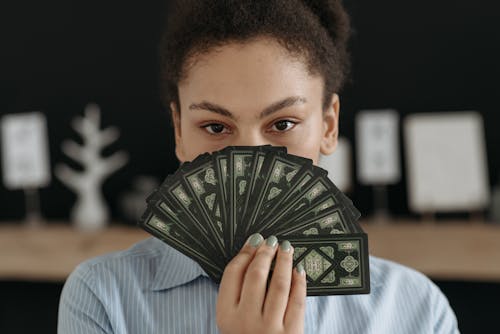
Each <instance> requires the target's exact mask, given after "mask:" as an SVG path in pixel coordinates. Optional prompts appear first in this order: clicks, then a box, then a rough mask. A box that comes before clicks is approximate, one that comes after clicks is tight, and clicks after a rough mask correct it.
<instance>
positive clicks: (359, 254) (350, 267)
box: [285, 233, 370, 296]
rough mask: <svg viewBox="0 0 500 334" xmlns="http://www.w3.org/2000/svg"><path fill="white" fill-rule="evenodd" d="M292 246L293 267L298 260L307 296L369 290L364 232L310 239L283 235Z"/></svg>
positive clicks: (366, 246) (366, 242) (366, 245)
mask: <svg viewBox="0 0 500 334" xmlns="http://www.w3.org/2000/svg"><path fill="white" fill-rule="evenodd" d="M285 239H287V240H289V241H290V243H291V244H292V246H293V247H294V254H293V258H294V260H293V261H294V266H296V265H297V264H299V263H302V265H303V266H304V269H305V272H306V279H307V295H309V296H317V295H332V294H352V293H357V294H361V293H369V292H370V271H369V267H368V261H367V260H368V240H367V236H366V234H364V233H362V234H357V235H354V234H349V235H342V234H335V235H331V236H328V237H324V236H315V237H314V238H311V237H307V236H301V237H285Z"/></svg>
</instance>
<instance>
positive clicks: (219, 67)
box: [179, 40, 322, 107]
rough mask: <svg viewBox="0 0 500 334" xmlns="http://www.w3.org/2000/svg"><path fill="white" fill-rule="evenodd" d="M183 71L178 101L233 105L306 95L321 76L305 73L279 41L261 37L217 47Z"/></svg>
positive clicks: (298, 62) (318, 82)
mask: <svg viewBox="0 0 500 334" xmlns="http://www.w3.org/2000/svg"><path fill="white" fill-rule="evenodd" d="M186 74H187V76H186V78H185V80H183V81H182V82H180V83H179V98H180V99H181V100H184V101H187V100H190V101H192V100H197V101H196V102H199V101H198V100H200V99H208V98H210V99H212V100H218V101H224V102H225V103H227V104H233V105H234V106H235V107H236V106H245V105H248V103H253V104H255V103H258V102H259V101H262V104H263V105H264V104H267V103H269V102H271V101H276V99H277V98H281V97H284V96H290V95H307V94H309V95H310V93H311V92H313V94H314V92H316V91H318V89H319V90H320V91H321V88H322V80H321V78H320V77H318V76H311V75H309V74H308V72H307V69H306V66H305V65H304V64H303V63H302V62H301V61H299V60H297V59H294V58H293V57H290V56H289V55H287V53H286V52H284V51H283V49H282V48H281V46H280V45H279V44H277V43H269V42H268V41H262V40H258V41H253V42H251V43H246V44H239V43H238V44H227V45H225V46H223V47H220V48H218V49H217V50H216V51H215V52H209V53H207V54H205V55H203V57H202V58H200V60H199V61H197V62H196V63H195V64H194V65H193V66H191V68H190V69H189V71H188V72H187V73H186ZM314 95H316V94H314ZM320 95H321V94H319V95H318V96H320ZM310 98H313V97H310Z"/></svg>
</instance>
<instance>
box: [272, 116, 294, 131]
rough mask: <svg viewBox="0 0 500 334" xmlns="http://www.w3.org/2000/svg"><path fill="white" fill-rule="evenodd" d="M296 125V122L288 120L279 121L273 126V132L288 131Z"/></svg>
mask: <svg viewBox="0 0 500 334" xmlns="http://www.w3.org/2000/svg"><path fill="white" fill-rule="evenodd" d="M295 124H296V123H295V122H292V121H290V120H286V119H285V120H282V121H278V122H276V123H274V124H273V131H279V132H283V131H287V130H290V129H291V128H293V126H294V125H295Z"/></svg>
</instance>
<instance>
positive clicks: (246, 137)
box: [231, 131, 271, 146]
mask: <svg viewBox="0 0 500 334" xmlns="http://www.w3.org/2000/svg"><path fill="white" fill-rule="evenodd" d="M266 144H271V143H270V142H269V140H267V139H266V138H265V137H264V136H263V135H262V134H261V133H260V132H259V131H241V132H240V133H239V135H238V136H236V138H235V139H234V141H233V142H232V143H231V145H233V146H259V145H266Z"/></svg>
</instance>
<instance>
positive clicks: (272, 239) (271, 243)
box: [266, 235, 278, 248]
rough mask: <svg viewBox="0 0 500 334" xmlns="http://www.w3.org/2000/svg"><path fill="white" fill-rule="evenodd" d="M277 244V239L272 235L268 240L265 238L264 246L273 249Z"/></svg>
mask: <svg viewBox="0 0 500 334" xmlns="http://www.w3.org/2000/svg"><path fill="white" fill-rule="evenodd" d="M277 243H278V238H276V237H275V236H274V235H271V236H270V237H269V238H267V240H266V244H267V245H268V246H269V247H272V248H274V247H275V246H276V244H277Z"/></svg>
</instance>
